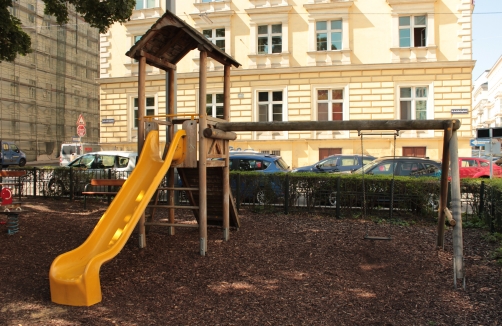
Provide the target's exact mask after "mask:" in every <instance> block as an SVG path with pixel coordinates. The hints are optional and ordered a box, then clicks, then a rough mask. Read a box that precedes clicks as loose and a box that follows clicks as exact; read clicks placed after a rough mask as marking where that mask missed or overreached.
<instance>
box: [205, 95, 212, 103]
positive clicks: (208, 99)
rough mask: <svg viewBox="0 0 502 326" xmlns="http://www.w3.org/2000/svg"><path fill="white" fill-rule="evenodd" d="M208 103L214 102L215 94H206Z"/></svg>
mask: <svg viewBox="0 0 502 326" xmlns="http://www.w3.org/2000/svg"><path fill="white" fill-rule="evenodd" d="M206 103H213V94H206Z"/></svg>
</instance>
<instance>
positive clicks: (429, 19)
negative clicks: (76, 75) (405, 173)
mask: <svg viewBox="0 0 502 326" xmlns="http://www.w3.org/2000/svg"><path fill="white" fill-rule="evenodd" d="M156 1H157V2H156ZM163 6H164V4H163V3H162V2H158V0H152V1H146V0H145V1H144V2H140V1H138V3H137V7H136V8H137V10H135V11H134V13H133V16H132V17H131V20H130V21H129V22H127V23H125V24H123V25H118V24H117V25H114V26H113V27H112V28H111V29H110V31H109V32H108V33H107V34H106V35H102V36H101V79H100V85H101V90H100V92H101V121H102V124H101V143H102V144H103V146H108V147H109V148H115V149H121V150H125V149H135V148H136V146H137V123H138V122H137V119H135V116H136V115H137V68H138V67H137V66H138V64H137V63H136V62H134V61H133V60H130V59H129V58H128V57H126V56H125V55H124V53H125V52H126V51H127V50H128V49H129V48H130V47H131V46H132V45H133V44H134V43H135V42H136V41H137V40H138V39H139V38H140V37H141V35H143V34H144V33H145V32H146V31H147V30H148V29H149V28H150V26H151V25H152V24H153V23H154V22H155V21H156V20H157V19H158V18H159V17H160V16H161V15H162V14H163V12H164V11H165V9H164V8H163ZM473 9H474V8H473V4H472V1H471V0H421V1H418V0H357V1H356V0H353V1H352V0H350V1H349V0H322V1H320V0H304V1H291V0H223V1H208V0H195V1H177V2H176V10H175V12H176V14H177V15H178V16H179V17H180V18H181V19H183V20H185V21H186V22H187V23H189V24H190V25H192V26H193V27H195V28H196V29H198V30H199V31H200V32H201V33H202V34H204V35H205V36H206V37H207V38H209V39H211V40H212V41H213V43H215V44H216V45H218V46H219V47H220V48H221V49H224V51H225V52H226V53H228V54H229V55H231V56H232V57H234V58H235V60H237V61H238V62H240V63H241V64H242V66H241V67H240V68H238V69H232V72H231V107H230V115H231V116H230V121H233V122H242V121H326V120H358V119H377V120H393V119H403V120H409V119H412V120H413V119H451V118H454V119H459V120H460V121H461V123H462V126H461V128H460V129H459V132H458V136H459V152H460V153H459V154H460V155H468V154H470V145H469V139H470V137H471V133H472V130H471V129H472V124H471V114H470V112H471V88H472V82H471V76H472V74H471V71H472V68H473V66H474V62H473V61H472V56H471V34H472V33H471V28H472V26H471V15H472V11H473ZM208 61H209V62H208V65H207V66H208V67H207V69H208V70H209V72H208V76H209V78H208V86H207V91H208V96H207V99H206V100H207V113H208V114H210V115H213V116H216V117H218V116H219V115H220V114H221V110H222V102H223V101H222V93H223V92H222V90H223V77H222V73H221V71H219V70H221V69H222V66H221V65H218V64H217V63H216V62H214V61H212V60H211V59H209V60H208ZM147 70H148V76H147V88H146V96H147V99H146V101H147V103H146V110H147V112H146V114H147V115H149V114H164V113H165V107H166V105H165V104H166V99H165V91H164V90H165V74H164V73H163V72H162V71H159V70H156V68H153V67H147ZM198 70H199V53H198V52H197V51H193V54H189V55H188V56H186V57H185V58H184V59H183V60H182V61H180V63H179V64H178V66H177V100H176V105H177V112H178V113H189V112H190V113H192V112H198V99H197V94H198V87H199V86H198V79H197V77H198V74H197V73H196V72H197V71H198ZM459 109H461V110H459ZM462 112H465V113H462ZM104 122H106V123H104ZM363 141H364V144H361V138H360V137H359V136H358V133H357V132H355V131H306V132H303V131H294V132H293V131H289V132H253V131H249V132H239V133H238V139H237V140H236V141H234V142H232V143H231V145H232V146H233V147H234V148H241V149H249V148H252V149H254V150H258V151H261V152H268V153H280V154H281V155H282V156H283V157H284V159H285V160H286V161H287V162H288V163H289V164H290V165H291V167H299V166H304V165H308V164H312V163H314V162H316V161H318V160H319V159H320V158H322V157H325V156H327V155H330V154H335V153H344V154H345V153H347V154H350V153H361V151H362V150H363V151H364V153H365V154H370V155H373V156H384V155H394V153H395V155H414V156H428V157H430V158H435V159H440V158H441V155H442V142H443V133H442V131H441V132H438V131H406V132H400V133H399V137H398V138H397V140H396V142H395V143H394V139H393V137H392V136H385V135H383V136H382V135H378V131H374V132H373V134H371V135H367V136H364V140H363Z"/></svg>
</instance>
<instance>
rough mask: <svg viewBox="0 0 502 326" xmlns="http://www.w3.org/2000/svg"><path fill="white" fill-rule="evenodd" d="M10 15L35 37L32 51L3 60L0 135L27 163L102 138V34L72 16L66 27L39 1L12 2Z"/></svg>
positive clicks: (0, 91)
mask: <svg viewBox="0 0 502 326" xmlns="http://www.w3.org/2000/svg"><path fill="white" fill-rule="evenodd" d="M9 10H10V12H11V14H12V15H13V16H15V17H17V18H19V19H20V20H21V22H22V28H23V30H24V31H26V32H27V33H28V34H29V35H30V37H31V43H32V49H33V52H32V53H30V54H28V55H26V56H18V58H17V59H16V60H15V61H14V62H6V61H4V62H1V63H0V71H1V74H0V98H1V101H0V137H1V138H2V139H5V140H13V141H15V142H16V143H17V145H18V146H19V147H20V148H21V150H22V151H24V152H25V153H26V155H27V158H28V161H34V160H49V159H55V158H56V157H57V156H58V155H59V148H60V145H61V143H62V142H66V141H72V140H73V138H74V137H77V136H78V135H77V119H78V118H79V116H80V115H82V117H83V118H84V123H85V129H86V134H85V135H84V136H83V137H82V138H81V139H82V141H85V142H92V143H97V142H98V141H99V86H98V84H97V83H96V78H97V77H98V70H99V32H98V30H97V29H95V28H90V27H89V25H88V24H87V23H85V22H84V21H83V19H82V18H80V17H76V15H70V16H71V17H72V18H71V19H70V22H69V23H68V24H67V25H64V26H59V25H58V24H57V22H56V19H55V18H54V17H51V16H46V15H44V3H43V2H42V1H39V0H17V1H12V7H9Z"/></svg>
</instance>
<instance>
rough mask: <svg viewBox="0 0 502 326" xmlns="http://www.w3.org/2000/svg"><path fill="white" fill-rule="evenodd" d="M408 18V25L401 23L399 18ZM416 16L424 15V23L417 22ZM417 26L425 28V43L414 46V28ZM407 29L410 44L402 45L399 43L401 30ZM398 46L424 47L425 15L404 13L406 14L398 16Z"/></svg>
mask: <svg viewBox="0 0 502 326" xmlns="http://www.w3.org/2000/svg"><path fill="white" fill-rule="evenodd" d="M406 17H407V18H409V20H410V22H409V24H408V25H401V20H402V19H403V18H406ZM418 17H425V23H424V24H417V23H416V19H417V18H418ZM417 28H420V29H422V28H424V29H425V44H423V45H419V46H416V45H415V44H416V40H415V29H417ZM405 30H407V31H408V32H409V33H410V45H409V46H404V45H401V31H405ZM398 37H399V47H400V48H419V47H420V48H421V47H426V46H427V15H406V16H399V36H398Z"/></svg>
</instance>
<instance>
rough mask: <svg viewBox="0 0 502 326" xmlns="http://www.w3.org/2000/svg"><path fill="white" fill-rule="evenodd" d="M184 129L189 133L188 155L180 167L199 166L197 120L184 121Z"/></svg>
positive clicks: (187, 137)
mask: <svg viewBox="0 0 502 326" xmlns="http://www.w3.org/2000/svg"><path fill="white" fill-rule="evenodd" d="M183 130H185V131H186V133H187V135H186V140H187V142H186V143H187V148H186V157H185V160H184V161H183V163H181V164H180V165H178V167H185V168H194V167H197V122H196V121H195V120H187V121H185V122H183Z"/></svg>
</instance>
